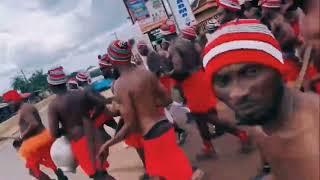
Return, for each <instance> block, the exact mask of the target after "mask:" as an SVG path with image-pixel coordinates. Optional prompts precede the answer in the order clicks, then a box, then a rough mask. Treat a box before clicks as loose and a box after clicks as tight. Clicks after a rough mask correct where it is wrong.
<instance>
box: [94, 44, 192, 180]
mask: <svg viewBox="0 0 320 180" xmlns="http://www.w3.org/2000/svg"><path fill="white" fill-rule="evenodd" d="M108 53H109V56H110V58H111V63H112V64H113V67H114V68H115V70H117V71H119V73H120V77H119V78H118V80H117V81H116V83H115V85H114V94H115V99H116V102H114V105H115V107H116V109H119V110H120V113H121V116H122V117H123V119H124V125H123V127H122V128H121V129H120V131H119V132H118V133H117V134H116V136H115V137H114V138H112V139H111V140H110V141H107V142H106V143H105V144H104V145H103V147H102V148H101V150H100V153H99V155H100V156H99V157H100V158H101V159H102V160H104V159H105V158H106V156H107V155H108V151H109V147H110V146H112V145H114V144H116V143H118V142H120V141H122V140H123V139H124V138H125V137H126V136H127V135H128V134H129V133H130V131H138V132H140V133H141V134H142V135H143V145H144V151H145V164H146V171H147V173H148V174H149V175H150V176H153V177H154V178H165V179H168V180H176V179H179V180H190V179H191V176H192V168H191V165H190V163H189V161H188V159H187V157H186V156H185V155H184V153H183V151H182V150H181V149H180V148H179V147H178V146H177V144H176V140H175V133H174V130H173V127H172V125H171V124H170V123H169V122H168V120H166V119H165V118H164V117H163V115H162V114H161V113H160V112H159V107H166V106H167V105H169V104H170V103H171V102H172V100H171V98H170V96H169V94H167V93H166V91H165V89H164V88H163V87H162V86H161V84H160V83H159V81H158V79H157V77H156V76H155V75H154V74H153V73H151V72H150V71H147V70H145V69H142V68H136V67H134V66H133V65H132V64H131V63H130V58H131V49H130V47H129V46H128V44H127V43H126V42H123V41H119V40H116V41H114V42H112V43H111V44H110V46H109V48H108Z"/></svg>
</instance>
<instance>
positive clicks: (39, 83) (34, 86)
mask: <svg viewBox="0 0 320 180" xmlns="http://www.w3.org/2000/svg"><path fill="white" fill-rule="evenodd" d="M29 82H30V85H31V90H32V91H37V90H42V91H43V90H46V89H47V88H48V86H47V75H46V74H44V73H43V71H42V70H37V71H35V72H34V73H33V74H32V75H31V77H30V78H29Z"/></svg>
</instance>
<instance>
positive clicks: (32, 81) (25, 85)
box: [11, 70, 48, 93]
mask: <svg viewBox="0 0 320 180" xmlns="http://www.w3.org/2000/svg"><path fill="white" fill-rule="evenodd" d="M11 86H12V88H13V89H16V90H20V91H21V92H22V93H25V92H33V91H36V90H41V91H43V90H46V89H47V88H48V86H47V75H46V74H44V73H43V71H42V70H37V71H35V72H34V73H32V75H31V77H30V78H29V79H27V80H26V79H25V78H24V77H23V76H21V75H17V76H16V77H14V78H13V80H12V84H11Z"/></svg>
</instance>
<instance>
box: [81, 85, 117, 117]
mask: <svg viewBox="0 0 320 180" xmlns="http://www.w3.org/2000/svg"><path fill="white" fill-rule="evenodd" d="M85 98H86V100H87V101H88V102H89V104H90V105H91V106H92V108H93V107H95V108H96V112H95V113H94V114H93V116H92V117H93V118H92V119H95V117H97V116H98V115H99V114H100V113H101V112H102V111H104V112H105V113H106V114H108V115H111V116H118V114H119V113H118V112H111V111H108V109H107V108H105V105H106V104H111V103H112V101H113V98H114V97H109V98H105V97H104V96H102V95H101V94H99V93H97V92H94V91H92V90H91V89H85ZM102 107H103V108H102ZM97 110H98V111H97Z"/></svg>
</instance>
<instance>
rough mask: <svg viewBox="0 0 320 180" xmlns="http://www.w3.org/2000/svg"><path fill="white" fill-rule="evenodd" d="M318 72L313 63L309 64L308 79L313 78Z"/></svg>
mask: <svg viewBox="0 0 320 180" xmlns="http://www.w3.org/2000/svg"><path fill="white" fill-rule="evenodd" d="M317 74H318V71H317V68H316V67H315V66H314V65H312V64H311V65H309V66H308V69H307V72H306V77H305V78H306V79H307V80H310V79H312V77H313V76H315V75H317Z"/></svg>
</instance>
